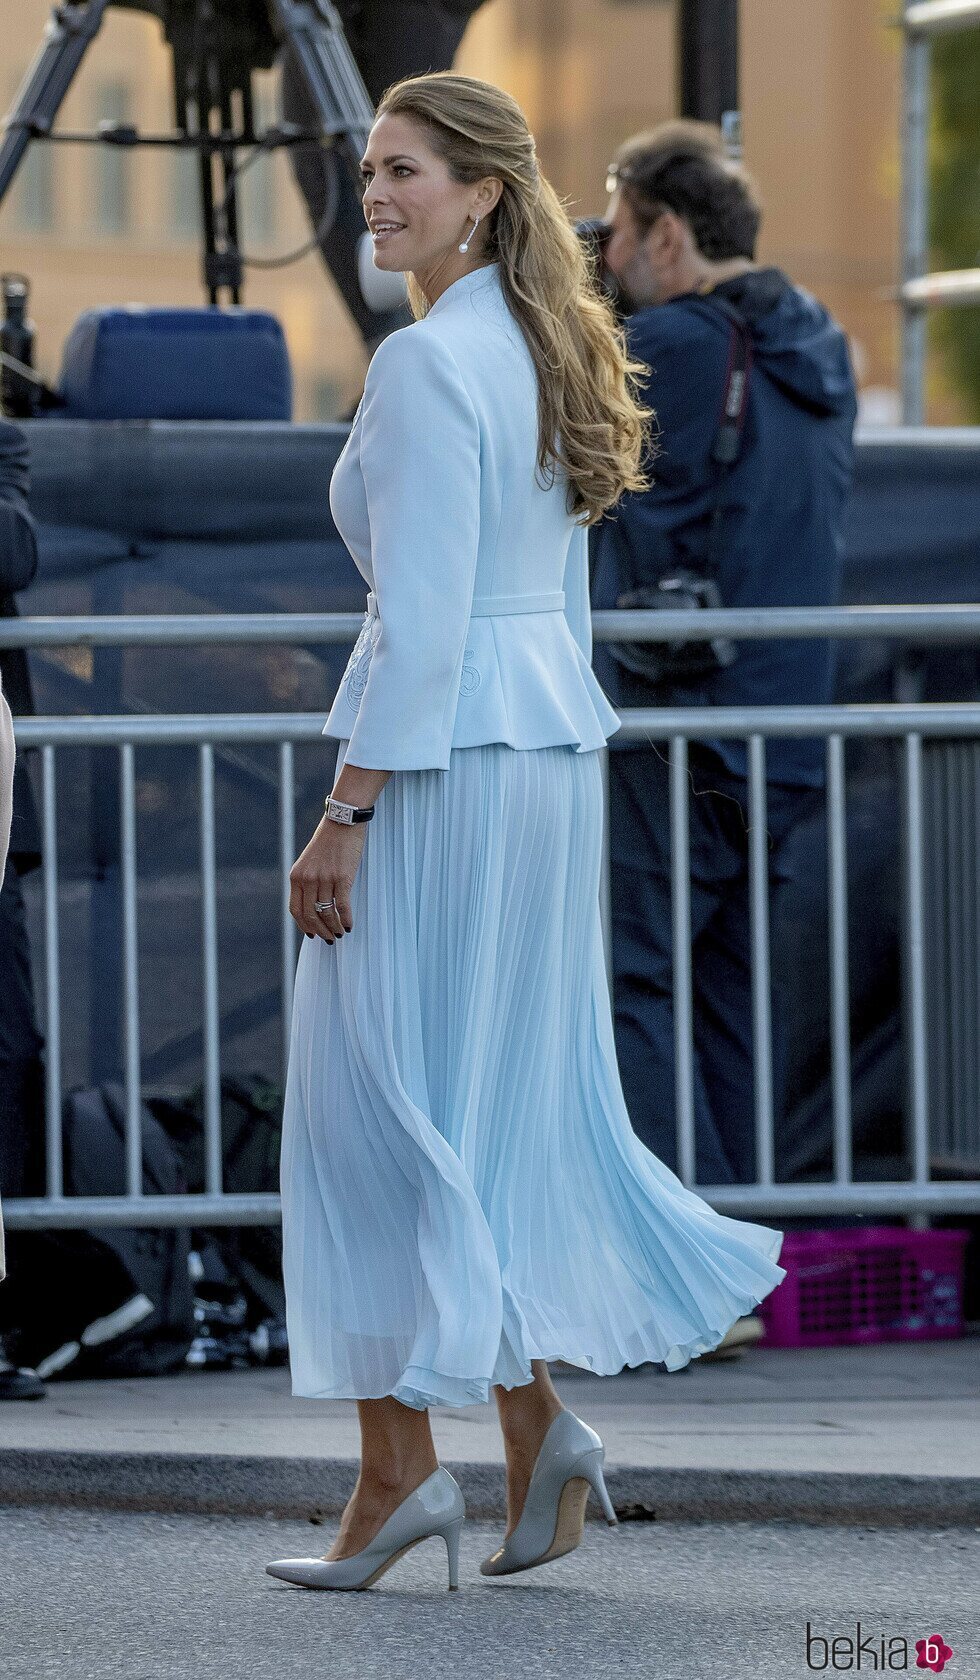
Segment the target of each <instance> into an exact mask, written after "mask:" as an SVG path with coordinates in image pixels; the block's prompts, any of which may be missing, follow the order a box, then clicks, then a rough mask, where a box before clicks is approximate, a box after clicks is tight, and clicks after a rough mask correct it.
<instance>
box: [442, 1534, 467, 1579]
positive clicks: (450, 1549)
mask: <svg viewBox="0 0 980 1680" xmlns="http://www.w3.org/2000/svg"><path fill="white" fill-rule="evenodd" d="M462 1532H463V1518H462V1517H460V1519H459V1521H458V1522H455V1523H452V1524H450V1526H449V1527H448V1528H444V1529H443V1531H442V1533H443V1538H444V1540H445V1542H446V1557H447V1558H448V1560H449V1591H450V1592H458V1591H459V1537H460V1535H461V1534H462Z"/></svg>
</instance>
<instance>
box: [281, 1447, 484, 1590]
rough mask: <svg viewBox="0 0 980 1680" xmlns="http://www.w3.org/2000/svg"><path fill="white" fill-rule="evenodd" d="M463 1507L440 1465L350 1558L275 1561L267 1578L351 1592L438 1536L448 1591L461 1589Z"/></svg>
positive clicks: (458, 1492) (370, 1583)
mask: <svg viewBox="0 0 980 1680" xmlns="http://www.w3.org/2000/svg"><path fill="white" fill-rule="evenodd" d="M465 1515H466V1507H465V1505H464V1503H463V1494H462V1491H461V1489H460V1486H459V1483H458V1482H457V1481H456V1480H455V1479H454V1477H452V1476H451V1475H450V1474H449V1471H448V1470H447V1469H445V1467H444V1466H443V1465H441V1464H440V1466H439V1468H438V1470H433V1472H432V1475H431V1476H427V1477H426V1479H425V1481H424V1482H422V1483H421V1485H420V1486H419V1487H417V1488H415V1489H414V1491H413V1492H412V1493H410V1494H408V1495H407V1496H406V1497H405V1498H404V1499H403V1500H402V1502H401V1504H400V1505H398V1506H396V1508H395V1509H394V1511H392V1513H391V1516H390V1517H389V1518H388V1519H387V1521H386V1522H383V1523H382V1524H381V1527H380V1528H379V1529H378V1532H377V1534H376V1535H375V1536H374V1539H373V1540H369V1541H368V1543H367V1545H366V1546H365V1547H364V1548H363V1549H362V1550H361V1551H359V1552H355V1553H354V1556H353V1557H347V1558H308V1557H307V1558H302V1557H297V1558H277V1559H276V1561H275V1563H267V1564H266V1566H265V1571H266V1574H267V1575H275V1576H276V1577H277V1579H278V1580H280V1581H291V1582H292V1583H293V1585H294V1586H297V1587H338V1588H341V1589H346V1590H348V1591H353V1590H355V1589H358V1588H362V1587H370V1586H373V1584H374V1582H375V1581H376V1580H377V1579H378V1577H379V1576H380V1575H383V1574H384V1572H385V1570H386V1569H390V1568H391V1566H392V1564H393V1563H395V1562H396V1561H397V1559H398V1558H400V1557H401V1556H402V1555H403V1554H404V1553H405V1552H407V1551H408V1550H409V1549H410V1547H412V1546H417V1545H418V1543H419V1541H420V1540H427V1539H428V1538H429V1536H430V1535H432V1534H441V1535H442V1537H443V1539H444V1540H445V1542H446V1552H447V1554H448V1557H449V1586H450V1590H452V1589H453V1588H456V1587H458V1585H459V1536H460V1532H461V1530H462V1527H463V1518H464V1517H465Z"/></svg>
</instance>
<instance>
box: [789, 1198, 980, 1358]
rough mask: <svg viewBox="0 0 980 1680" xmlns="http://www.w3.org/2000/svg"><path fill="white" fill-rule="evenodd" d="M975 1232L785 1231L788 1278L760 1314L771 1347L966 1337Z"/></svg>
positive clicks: (895, 1228)
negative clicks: (966, 1269) (966, 1292)
mask: <svg viewBox="0 0 980 1680" xmlns="http://www.w3.org/2000/svg"><path fill="white" fill-rule="evenodd" d="M969 1237H970V1233H969V1231H960V1230H952V1231H906V1230H905V1229H904V1228H903V1227H902V1226H900V1225H859V1226H853V1227H848V1228H846V1229H841V1230H836V1231H787V1232H786V1234H785V1236H784V1238H783V1246H782V1251H781V1253H780V1256H779V1264H780V1265H781V1266H785V1267H786V1273H787V1275H786V1277H785V1278H784V1279H783V1281H782V1283H781V1284H779V1286H778V1287H777V1288H776V1289H774V1290H773V1292H772V1294H771V1295H767V1296H766V1299H765V1300H764V1301H763V1302H762V1303H761V1304H760V1306H759V1307H758V1309H757V1310H758V1313H759V1316H760V1318H762V1320H763V1322H764V1323H765V1327H766V1334H765V1341H764V1343H763V1344H761V1345H764V1346H766V1347H827V1346H838V1345H840V1344H842V1343H847V1342H925V1341H933V1340H937V1339H939V1338H940V1337H952V1336H962V1334H963V1261H964V1250H965V1248H966V1244H967V1242H968V1241H969Z"/></svg>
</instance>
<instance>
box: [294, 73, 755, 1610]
mask: <svg viewBox="0 0 980 1680" xmlns="http://www.w3.org/2000/svg"><path fill="white" fill-rule="evenodd" d="M363 176H364V182H365V188H364V213H365V217H366V219H367V221H368V223H369V225H370V226H371V227H372V230H375V229H377V228H379V226H380V224H382V223H389V224H397V228H396V229H395V230H394V231H390V232H387V233H385V232H376V233H375V256H374V260H375V264H376V266H377V267H379V268H384V269H390V270H393V271H400V272H404V273H406V274H407V275H408V285H409V298H410V302H411V305H412V311H413V314H414V315H415V317H416V319H415V320H414V322H413V323H412V324H411V325H410V326H408V327H406V328H403V329H401V330H400V331H396V332H394V333H392V334H390V335H389V336H388V337H387V338H386V339H385V340H384V341H383V342H382V343H381V345H380V346H379V347H378V349H377V351H376V352H375V355H374V357H373V359H372V361H371V365H370V368H369V369H368V374H367V380H366V384H365V389H364V396H363V399H362V401H361V404H360V406H359V408H358V410H357V413H356V415H355V418H354V422H353V425H352V427H351V432H350V437H349V438H348V440H347V442H346V444H345V447H344V450H343V452H342V454H341V456H340V459H339V460H338V462H337V466H336V468H335V470H334V474H333V477H332V480H331V484H330V506H331V511H332V513H333V517H334V520H335V522H336V525H337V528H338V530H339V531H340V533H341V535H342V537H343V539H344V541H345V542H346V543H347V545H348V547H349V549H350V552H351V554H352V556H353V558H354V561H355V563H356V565H357V567H358V569H359V571H360V572H361V575H362V576H363V578H364V580H365V583H366V584H367V585H368V588H369V594H368V610H367V613H366V615H365V620H364V624H363V627H362V629H361V633H360V635H359V637H358V639H357V643H356V645H355V647H354V649H353V652H352V653H351V657H350V661H349V663H348V666H347V670H346V672H345V674H344V677H343V680H342V682H341V685H340V688H339V690H338V693H337V696H336V699H335V701H334V704H333V706H332V708H331V711H330V714H329V717H328V719H327V723H326V725H325V729H324V733H325V734H327V735H329V736H333V737H336V738H338V739H339V740H340V742H341V746H340V749H339V752H338V775H337V778H336V781H335V784H334V787H333V790H332V796H331V802H330V803H329V804H328V809H327V811H326V812H325V814H324V817H323V819H322V820H321V822H320V825H319V827H318V828H317V831H316V833H315V834H314V836H313V838H312V839H311V841H310V843H309V845H308V846H307V847H306V849H305V851H304V852H303V854H302V856H301V857H300V858H299V859H298V860H297V863H296V864H295V865H294V868H293V870H292V872H291V898H290V909H291V911H292V913H293V915H294V917H295V918H296V920H297V922H298V924H299V926H300V927H301V928H302V929H303V931H304V933H305V934H306V935H307V936H308V937H307V938H306V939H305V940H304V943H303V946H302V948H301V951H300V956H299V962H298V966H297V972H296V987H295V1001H294V1008H293V1020H292V1044H291V1052H290V1059H289V1070H288V1079H287V1087H286V1099H285V1112H284V1118H283V1140H282V1173H281V1186H282V1203H283V1270H284V1278H285V1285H286V1301H287V1328H288V1338H289V1351H290V1361H291V1370H292V1391H293V1393H294V1394H295V1395H302V1396H306V1397H309V1398H314V1399H337V1398H345V1399H356V1400H357V1401H358V1410H359V1416H360V1421H361V1429H362V1465H361V1473H360V1477H359V1480H358V1483H357V1487H356V1488H355V1491H354V1494H353V1496H352V1498H351V1501H350V1503H349V1504H348V1506H347V1509H346V1510H345V1512H344V1516H343V1520H342V1523H341V1528H340V1533H339V1535H338V1538H337V1540H336V1541H335V1542H334V1545H333V1546H332V1547H331V1549H330V1551H329V1552H328V1553H326V1554H325V1556H324V1557H322V1558H308V1559H281V1560H279V1561H278V1562H277V1563H275V1564H270V1565H268V1566H267V1567H268V1569H269V1572H270V1573H272V1574H275V1575H277V1576H280V1577H281V1578H283V1579H286V1580H289V1581H294V1582H299V1583H301V1584H303V1585H306V1586H317V1587H363V1586H368V1585H370V1584H371V1582H372V1581H373V1580H375V1579H376V1578H377V1576H378V1575H379V1574H380V1573H381V1572H382V1570H383V1569H386V1568H387V1567H388V1566H389V1565H390V1564H391V1563H392V1562H394V1560H395V1558H396V1557H397V1556H400V1555H401V1552H402V1551H403V1550H405V1549H406V1547H407V1546H408V1545H413V1544H415V1542H416V1541H417V1540H419V1539H422V1538H424V1537H425V1536H426V1535H428V1534H433V1533H435V1534H440V1535H441V1536H442V1537H443V1538H444V1539H445V1542H446V1546H447V1552H448V1556H449V1564H450V1585H451V1586H455V1585H456V1567H457V1566H456V1558H457V1554H458V1544H459V1534H460V1528H461V1525H462V1518H463V1512H462V1496H461V1495H460V1493H459V1489H458V1486H457V1484H456V1483H455V1481H454V1480H453V1478H452V1477H451V1476H450V1475H449V1473H448V1471H446V1470H445V1469H444V1468H443V1467H441V1466H439V1463H438V1459H437V1457H436V1453H435V1448H434V1445H433V1441H432V1435H431V1431H430V1427H429V1414H428V1411H427V1408H428V1407H429V1406H434V1405H435V1406H439V1405H443V1406H472V1405H477V1404H480V1403H484V1402H486V1401H487V1399H488V1398H489V1396H490V1394H491V1393H492V1394H493V1395H494V1397H495V1399H496V1401H497V1404H498V1408H499V1413H500V1419H501V1424H502V1427H503V1432H504V1441H505V1448H506V1455H507V1493H508V1528H507V1532H506V1534H505V1537H504V1543H503V1545H502V1547H501V1548H500V1549H499V1550H498V1551H497V1552H496V1553H494V1555H493V1557H492V1558H488V1559H486V1560H485V1561H484V1563H483V1565H481V1568H482V1569H483V1572H484V1573H485V1574H503V1573H510V1572H513V1571H514V1570H516V1569H527V1568H530V1567H533V1566H534V1565H535V1564H537V1563H542V1562H544V1561H547V1560H549V1559H551V1558H554V1557H557V1556H560V1555H562V1553H563V1552H567V1551H569V1550H570V1549H571V1548H572V1547H573V1546H574V1545H576V1544H577V1543H578V1541H579V1539H580V1537H581V1533H582V1516H583V1513H584V1507H585V1500H586V1497H587V1495H588V1491H589V1488H590V1487H592V1488H593V1489H594V1491H595V1492H596V1494H597V1495H598V1497H599V1498H600V1500H601V1501H602V1504H603V1510H604V1511H605V1514H606V1517H607V1520H608V1521H609V1522H611V1523H614V1522H615V1520H616V1519H615V1515H614V1513H613V1510H612V1506H611V1504H610V1503H609V1499H608V1494H607V1493H606V1489H605V1484H604V1482H603V1478H602V1470H601V1461H602V1443H601V1441H600V1439H599V1437H598V1435H597V1434H596V1432H595V1431H594V1430H592V1429H590V1428H589V1426H588V1425H587V1424H585V1423H584V1422H583V1421H582V1420H581V1419H579V1418H577V1417H575V1416H574V1414H573V1413H571V1412H570V1411H569V1410H567V1409H566V1408H564V1407H562V1405H561V1402H560V1400H559V1399H558V1396H557V1394H556V1393H555V1390H554V1388H553V1386H552V1383H551V1380H550V1377H549V1374H548V1367H547V1361H548V1360H554V1359H562V1360H565V1361H567V1362H569V1363H570V1364H573V1365H580V1366H582V1367H584V1368H585V1369H586V1370H589V1371H593V1372H597V1373H599V1374H603V1375H605V1374H611V1373H615V1372H619V1371H621V1370H622V1369H623V1368H624V1367H625V1366H633V1365H640V1364H643V1363H644V1362H647V1361H659V1362H663V1363H664V1364H666V1366H667V1367H668V1368H669V1369H672V1370H673V1369H677V1368H678V1367H680V1366H682V1365H685V1364H686V1363H687V1362H688V1361H689V1360H691V1359H692V1358H695V1357H697V1355H699V1354H702V1353H705V1352H706V1351H707V1350H708V1349H711V1348H714V1347H715V1346H717V1344H718V1343H719V1342H720V1341H721V1339H722V1337H723V1336H724V1335H725V1333H726V1331H727V1330H728V1329H729V1328H730V1327H731V1325H732V1324H733V1323H734V1322H735V1320H736V1319H737V1318H739V1317H740V1316H741V1315H743V1314H745V1313H747V1312H748V1311H750V1310H751V1308H752V1307H753V1306H754V1305H756V1304H757V1303H758V1302H759V1301H760V1300H762V1299H763V1298H764V1297H765V1296H766V1295H767V1294H768V1293H769V1292H770V1291H771V1290H772V1289H773V1288H774V1287H775V1286H776V1284H777V1283H779V1282H780V1280H781V1279H782V1278H783V1277H784V1276H785V1272H784V1270H783V1268H782V1267H780V1266H779V1265H778V1264H777V1259H778V1255H779V1250H780V1245H781V1242H782V1233H781V1232H778V1231H774V1230H770V1229H768V1228H767V1227H765V1226H761V1225H754V1224H750V1223H748V1222H746V1221H743V1220H737V1219H731V1218H725V1217H722V1216H721V1215H719V1214H717V1213H716V1212H715V1211H714V1210H713V1209H712V1208H710V1207H709V1206H708V1205H707V1203H705V1202H704V1201H703V1200H702V1199H701V1198H700V1197H698V1196H696V1195H694V1194H693V1193H692V1192H691V1191H689V1190H687V1189H686V1188H685V1187H684V1185H683V1184H682V1183H681V1181H680V1180H679V1178H677V1177H676V1176H675V1175H674V1174H673V1173H672V1172H670V1171H669V1170H668V1168H667V1167H666V1166H664V1165H663V1163H662V1162H661V1161H659V1160H658V1159H657V1157H656V1156H654V1155H653V1154H651V1153H650V1151H649V1150H648V1149H646V1148H645V1147H644V1145H643V1144H642V1143H641V1142H640V1140H639V1139H638V1138H637V1136H636V1134H635V1133H634V1131H633V1129H632V1127H631V1125H630V1120H629V1115H628V1113H627V1111H626V1106H625V1103H624V1100H623V1094H622V1088H621V1085H620V1080H619V1073H618V1070H617V1065H616V1055H615V1047H614V1038H613V1026H612V1015H611V1009H610V999H609V993H608V989H607V980H606V968H605V962H604V956H603V943H602V930H601V921H600V907H599V879H600V859H601V852H602V824H603V820H604V800H603V786H602V775H601V762H600V757H599V749H601V748H602V747H604V746H605V743H606V741H607V739H608V737H609V736H610V735H611V734H613V732H614V731H615V730H616V729H617V728H618V727H619V720H618V717H617V715H616V713H615V711H614V710H613V708H612V707H611V706H610V704H609V702H608V701H607V699H606V697H605V695H604V694H603V692H602V689H601V688H600V686H599V684H598V682H597V680H596V678H595V676H594V675H593V672H592V667H591V652H592V642H591V619H590V611H589V585H588V558H587V531H586V525H587V524H590V523H594V521H595V519H597V518H600V517H601V516H602V514H603V513H604V512H606V511H607V510H608V509H609V508H610V507H612V506H613V505H614V504H615V502H616V501H618V499H619V497H620V495H621V494H622V493H623V491H624V490H626V489H639V488H644V487H645V486H646V484H647V482H648V481H647V480H646V479H645V478H644V477H643V475H642V472H641V469H640V461H641V456H642V453H643V450H644V447H645V446H646V445H647V444H648V442H649V437H648V434H647V432H646V430H645V426H646V422H647V421H648V420H649V419H650V418H651V411H650V410H648V409H644V408H641V407H640V406H638V404H637V402H636V400H635V397H634V394H633V388H632V376H633V375H634V374H635V373H636V372H637V371H638V366H639V365H638V364H635V363H631V362H630V361H628V359H627V352H626V348H625V337H624V335H622V334H621V332H620V330H619V328H618V325H617V323H616V319H615V316H614V315H613V313H612V311H611V309H610V307H609V305H608V302H607V300H606V299H605V297H604V296H603V295H602V294H601V292H600V291H599V290H598V289H597V288H596V286H595V284H594V280H593V276H592V274H591V272H590V270H589V267H588V265H587V259H586V256H585V252H584V249H583V247H582V245H581V242H580V240H579V239H578V237H577V235H576V233H575V231H574V229H573V228H572V227H571V224H570V222H569V220H568V216H567V214H566V212H565V210H564V208H563V206H562V204H561V202H560V201H559V200H558V198H557V197H556V195H555V193H554V191H553V189H552V188H551V187H550V186H549V184H548V183H547V181H545V180H544V179H543V178H542V176H541V174H540V171H539V169H538V164H537V160H536V156H535V149H534V142H533V139H532V137H531V135H530V134H529V132H528V129H527V125H526V122H525V120H524V117H523V115H522V113H521V111H520V108H519V107H518V106H517V104H516V103H515V101H514V100H512V99H511V98H510V96H509V95H507V94H505V93H503V92H502V91H501V90H500V89H499V88H496V87H493V86H491V85H490V84H489V83H486V82H481V81H477V80H474V79H472V78H469V77H461V76H455V75H452V74H450V73H444V72H439V73H436V74H432V75H426V76H420V77H415V78H410V79H407V80H406V81H404V82H401V83H396V84H395V85H394V86H393V87H392V88H389V89H388V91H387V93H386V94H385V97H384V99H383V100H382V103H381V106H380V107H379V113H378V117H377V119H376V121H375V124H374V127H373V128H372V130H371V135H370V139H369V144H368V147H367V151H366V154H365V158H364V160H363ZM542 440H544V445H545V447H542ZM545 469H547V470H545ZM583 518H584V522H583ZM333 802H336V803H333Z"/></svg>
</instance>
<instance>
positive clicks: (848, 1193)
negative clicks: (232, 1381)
mask: <svg viewBox="0 0 980 1680" xmlns="http://www.w3.org/2000/svg"><path fill="white" fill-rule="evenodd" d="M691 1189H693V1190H696V1191H697V1194H698V1195H699V1196H702V1197H703V1198H704V1199H705V1200H706V1201H708V1202H709V1203H710V1204H711V1206H712V1207H714V1208H717V1209H718V1211H719V1212H721V1213H733V1214H751V1215H757V1216H759V1217H762V1218H765V1217H778V1216H779V1215H781V1214H786V1215H789V1216H793V1215H800V1216H802V1215H807V1216H809V1215H812V1214H853V1213H868V1214H872V1213H875V1214H880V1213H895V1214H900V1215H909V1214H913V1213H917V1212H918V1213H927V1214H928V1213H933V1214H942V1213H980V1182H978V1181H976V1180H973V1181H970V1182H967V1181H964V1180H961V1179H950V1180H948V1181H944V1182H942V1183H937V1184H914V1183H911V1182H910V1181H909V1180H902V1179H898V1180H890V1181H887V1182H884V1181H880V1180H878V1181H872V1180H867V1181H862V1182H861V1183H858V1184H850V1185H846V1186H841V1185H835V1184H828V1183H823V1184H771V1185H764V1186H760V1185H754V1184H694V1185H692V1186H691ZM280 1218H281V1207H280V1200H279V1197H278V1196H277V1195H274V1194H272V1193H271V1192H256V1193H255V1194H253V1195H223V1196H203V1195H198V1194H193V1193H189V1194H186V1195H177V1196H154V1195H148V1196H139V1197H136V1198H130V1197H126V1196H64V1197H61V1198H57V1199H56V1200H54V1201H52V1202H49V1201H46V1200H45V1199H44V1198H43V1197H34V1198H27V1197H20V1198H18V1197H12V1198H9V1199H8V1198H7V1197H4V1202H3V1222H4V1226H5V1227H6V1228H7V1229H8V1230H27V1231H30V1230H33V1231H39V1230H45V1229H51V1230H79V1229H83V1228H84V1227H86V1226H89V1225H113V1226H120V1225H122V1226H126V1225H133V1226H142V1227H153V1228H156V1227H160V1228H163V1227H181V1226H194V1225H273V1224H277V1223H278V1222H279V1220H280Z"/></svg>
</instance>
